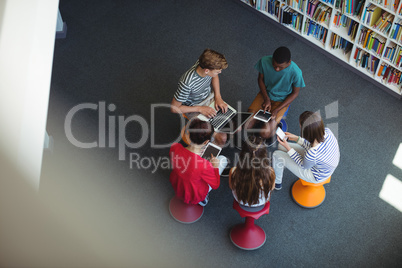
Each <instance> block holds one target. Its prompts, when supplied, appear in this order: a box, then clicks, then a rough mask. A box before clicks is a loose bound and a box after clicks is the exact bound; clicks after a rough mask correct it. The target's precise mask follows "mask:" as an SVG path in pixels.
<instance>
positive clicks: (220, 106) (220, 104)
mask: <svg viewBox="0 0 402 268" xmlns="http://www.w3.org/2000/svg"><path fill="white" fill-rule="evenodd" d="M215 109H216V110H217V111H219V110H222V112H223V113H226V111H227V110H228V105H227V103H226V102H224V101H223V100H222V98H219V99H215Z"/></svg>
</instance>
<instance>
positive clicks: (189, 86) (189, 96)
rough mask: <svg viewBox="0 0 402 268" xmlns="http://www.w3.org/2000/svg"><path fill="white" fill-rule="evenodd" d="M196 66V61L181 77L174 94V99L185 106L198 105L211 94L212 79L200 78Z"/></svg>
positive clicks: (207, 77)
mask: <svg viewBox="0 0 402 268" xmlns="http://www.w3.org/2000/svg"><path fill="white" fill-rule="evenodd" d="M197 66H198V61H197V62H196V63H195V64H194V65H193V66H192V67H191V68H190V69H189V70H188V71H187V72H185V73H184V74H183V75H182V77H181V78H180V80H179V87H178V89H177V91H176V93H175V94H174V98H175V99H176V100H177V101H179V102H181V103H182V104H183V105H186V106H193V105H196V104H199V103H200V102H202V101H203V100H205V99H206V98H207V97H208V96H209V94H211V80H212V77H210V76H208V75H207V76H205V77H201V76H200V75H199V74H198V73H197V71H196V69H197Z"/></svg>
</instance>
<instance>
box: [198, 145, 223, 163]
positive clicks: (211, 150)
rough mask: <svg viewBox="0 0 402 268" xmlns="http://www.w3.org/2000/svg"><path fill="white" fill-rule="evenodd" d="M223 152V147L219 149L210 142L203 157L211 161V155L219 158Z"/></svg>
mask: <svg viewBox="0 0 402 268" xmlns="http://www.w3.org/2000/svg"><path fill="white" fill-rule="evenodd" d="M221 150H222V148H221V147H219V146H218V145H216V144H213V143H211V142H209V143H208V144H207V146H206V147H205V150H204V152H203V153H202V155H201V157H202V158H205V159H208V160H209V159H210V158H211V154H212V155H213V156H214V157H217V156H218V155H219V154H220V152H221Z"/></svg>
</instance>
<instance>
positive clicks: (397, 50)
mask: <svg viewBox="0 0 402 268" xmlns="http://www.w3.org/2000/svg"><path fill="white" fill-rule="evenodd" d="M383 56H384V58H386V59H387V60H389V61H390V62H391V63H393V64H394V65H395V66H396V67H398V68H400V67H401V65H402V62H401V59H402V48H401V47H400V46H397V45H395V44H394V43H391V44H389V45H388V46H387V47H386V48H385V51H384V55H383Z"/></svg>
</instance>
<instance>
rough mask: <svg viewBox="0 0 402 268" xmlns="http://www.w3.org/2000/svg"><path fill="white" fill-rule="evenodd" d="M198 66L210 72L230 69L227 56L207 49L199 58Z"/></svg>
mask: <svg viewBox="0 0 402 268" xmlns="http://www.w3.org/2000/svg"><path fill="white" fill-rule="evenodd" d="M198 65H199V66H200V67H201V68H202V69H209V70H220V69H226V68H227V67H228V63H227V61H226V58H225V56H224V55H223V54H221V53H219V52H216V51H214V50H212V49H209V48H207V49H205V50H204V52H203V53H202V54H201V56H200V57H199V58H198Z"/></svg>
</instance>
